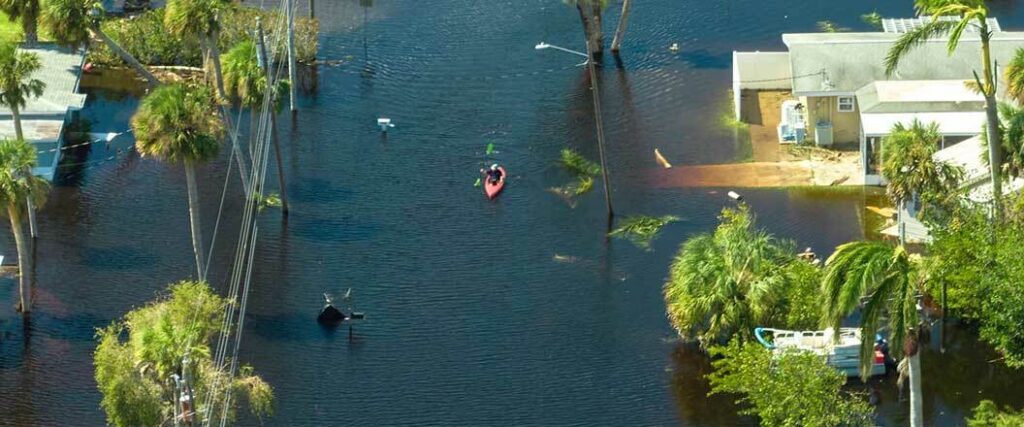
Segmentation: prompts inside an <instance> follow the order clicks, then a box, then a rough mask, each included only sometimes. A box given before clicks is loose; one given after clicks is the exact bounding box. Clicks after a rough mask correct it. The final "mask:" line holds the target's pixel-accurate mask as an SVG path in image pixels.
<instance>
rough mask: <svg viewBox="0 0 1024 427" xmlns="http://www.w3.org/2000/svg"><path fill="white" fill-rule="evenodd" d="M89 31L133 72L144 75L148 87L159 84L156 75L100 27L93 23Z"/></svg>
mask: <svg viewBox="0 0 1024 427" xmlns="http://www.w3.org/2000/svg"><path fill="white" fill-rule="evenodd" d="M90 31H91V32H92V34H93V36H94V37H96V38H99V39H100V40H102V41H103V43H104V44H106V45H107V47H108V48H110V50H111V51H113V52H114V54H116V55H117V56H118V57H119V58H121V60H122V61H124V62H125V63H126V64H128V66H129V67H132V69H133V70H135V72H137V73H139V75H140V76H142V77H144V78H145V79H146V83H147V84H149V87H150V89H152V88H154V87H156V86H157V85H159V84H160V80H158V79H157V78H156V76H154V75H153V73H150V72H149V70H147V69H146V67H143V66H142V63H140V62H139V60H137V59H135V57H134V56H132V54H130V53H128V51H126V50H124V49H123V48H121V46H120V45H118V44H117V42H115V41H114V40H113V39H111V38H110V37H108V36H107V34H106V33H104V32H103V30H101V29H100V26H99V25H93V26H92V28H91V29H90Z"/></svg>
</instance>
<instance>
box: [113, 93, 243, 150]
mask: <svg viewBox="0 0 1024 427" xmlns="http://www.w3.org/2000/svg"><path fill="white" fill-rule="evenodd" d="M132 129H133V130H134V131H135V137H136V139H137V140H138V143H137V144H138V150H139V153H140V154H142V155H143V156H153V157H156V158H158V159H160V160H163V161H166V162H171V163H181V162H186V163H203V162H206V161H208V160H211V159H213V158H214V157H216V156H217V153H218V152H219V150H220V138H221V136H222V135H223V133H224V123H223V121H222V120H221V118H220V116H219V115H218V114H217V112H216V101H215V98H214V96H213V91H212V90H211V89H210V88H209V87H206V86H194V85H187V84H169V85H164V86H160V87H158V88H156V89H154V90H153V91H152V92H151V93H150V94H149V95H147V96H146V97H145V98H143V99H142V103H141V105H139V109H138V111H136V113H135V115H134V116H132Z"/></svg>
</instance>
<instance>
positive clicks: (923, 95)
mask: <svg viewBox="0 0 1024 427" xmlns="http://www.w3.org/2000/svg"><path fill="white" fill-rule="evenodd" d="M964 83H965V81H964V80H886V81H882V80H880V81H877V82H873V83H870V84H868V85H867V86H864V87H862V88H861V89H860V90H858V91H857V104H858V105H859V106H860V111H861V113H902V112H909V111H913V112H920V113H926V112H958V111H982V110H984V109H985V97H984V96H982V95H981V94H979V93H977V92H975V91H973V90H971V89H968V88H967V86H966V85H965V84H964Z"/></svg>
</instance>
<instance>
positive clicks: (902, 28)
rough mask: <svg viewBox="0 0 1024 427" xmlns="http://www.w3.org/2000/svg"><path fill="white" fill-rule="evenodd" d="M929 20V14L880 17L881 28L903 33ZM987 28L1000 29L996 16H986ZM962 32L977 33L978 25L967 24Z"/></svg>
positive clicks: (940, 18)
mask: <svg viewBox="0 0 1024 427" xmlns="http://www.w3.org/2000/svg"><path fill="white" fill-rule="evenodd" d="M931 20H932V17H930V16H919V17H917V18H885V19H882V30H883V31H885V32H887V33H892V34H905V33H909V32H910V31H913V30H915V29H917V28H920V27H922V26H924V25H925V24H927V23H928V22H931ZM939 20H940V21H959V20H960V18H958V17H956V16H951V15H950V16H940V17H939ZM988 28H989V29H990V30H992V31H993V32H996V31H1002V28H1001V27H1000V26H999V21H997V20H996V18H988ZM964 32H966V33H970V34H977V33H978V27H975V26H974V25H968V26H967V28H965V29H964Z"/></svg>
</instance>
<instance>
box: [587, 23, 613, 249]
mask: <svg viewBox="0 0 1024 427" xmlns="http://www.w3.org/2000/svg"><path fill="white" fill-rule="evenodd" d="M586 39H587V67H588V68H589V69H590V90H591V94H592V95H593V98H594V122H595V123H596V125H597V152H598V154H599V155H600V156H601V179H602V180H603V181H604V204H605V207H606V208H607V209H608V229H609V230H611V228H612V218H614V217H615V211H614V210H613V209H612V193H611V191H612V190H611V187H610V186H609V185H608V162H606V161H605V155H604V122H603V121H602V120H601V94H600V92H599V91H598V89H597V67H596V65H595V64H594V62H595V61H594V53H593V48H592V46H590V37H587V38H586Z"/></svg>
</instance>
